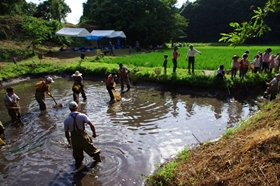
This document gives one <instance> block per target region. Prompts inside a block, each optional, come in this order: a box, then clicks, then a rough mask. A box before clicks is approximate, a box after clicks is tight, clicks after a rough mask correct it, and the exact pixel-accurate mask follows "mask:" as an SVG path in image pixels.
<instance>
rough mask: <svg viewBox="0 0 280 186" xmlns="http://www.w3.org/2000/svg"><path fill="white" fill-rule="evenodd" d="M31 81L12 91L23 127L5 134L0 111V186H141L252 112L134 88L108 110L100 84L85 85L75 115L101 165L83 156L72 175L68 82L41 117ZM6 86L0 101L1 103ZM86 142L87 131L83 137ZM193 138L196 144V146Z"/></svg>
mask: <svg viewBox="0 0 280 186" xmlns="http://www.w3.org/2000/svg"><path fill="white" fill-rule="evenodd" d="M38 81H39V79H31V80H30V79H29V80H26V81H23V82H21V83H17V84H13V85H12V86H13V87H14V88H15V92H16V94H17V95H18V96H19V97H20V98H21V100H20V106H21V112H22V115H23V122H24V123H25V125H24V126H22V127H16V126H11V125H10V123H9V120H10V118H9V115H8V113H7V110H6V109H5V107H4V105H3V104H1V105H0V115H1V118H0V120H1V121H2V123H4V124H5V126H6V135H5V137H6V140H5V141H6V143H7V144H8V145H7V146H5V147H4V148H2V149H0V181H1V183H2V185H28V186H29V185H72V184H74V183H76V184H77V185H110V186H112V185H122V186H125V185H127V186H131V185H143V184H144V180H145V177H144V176H145V175H149V174H151V173H152V172H153V171H154V170H155V169H156V167H157V165H158V164H159V163H163V162H165V161H166V160H168V159H169V158H172V157H175V155H176V154H177V152H178V151H179V150H181V149H183V148H184V147H185V146H188V147H192V146H193V145H197V144H198V140H199V141H201V142H203V141H207V140H212V139H215V138H217V137H219V136H220V135H221V134H222V133H223V132H224V131H225V130H226V129H227V128H229V127H232V126H234V125H236V124H237V123H238V122H239V121H240V120H242V119H246V118H248V117H249V116H251V115H252V114H253V113H254V112H255V111H256V110H257V107H256V106H254V105H249V104H246V103H240V102H238V101H236V102H227V100H223V99H216V98H215V97H200V96H193V95H187V94H179V93H176V92H168V91H163V90H162V91H159V90H154V89H153V88H151V87H150V88H142V87H133V88H132V90H131V91H130V92H127V93H125V94H123V99H122V101H121V102H116V103H114V104H108V100H109V95H108V93H107V90H106V89H105V87H104V82H100V81H85V90H86V93H87V96H88V100H87V101H86V102H80V110H79V111H80V112H83V113H85V114H87V115H88V116H89V117H90V118H91V119H92V121H93V122H94V123H95V126H96V129H97V135H98V137H97V138H95V139H94V142H95V145H96V146H97V147H98V148H99V149H101V152H102V153H101V157H102V164H100V165H96V166H95V165H93V164H91V163H92V159H91V158H90V157H89V156H88V155H85V159H84V163H85V164H87V165H88V167H89V169H87V170H85V171H83V172H82V174H78V175H72V174H71V171H72V170H73V169H74V166H73V163H74V161H73V158H72V154H71V153H72V151H71V149H70V148H67V142H66V139H65V137H64V130H63V120H64V119H65V117H66V116H67V115H68V114H69V110H68V107H67V106H68V102H69V101H71V100H72V92H71V86H72V82H71V81H68V79H65V78H58V79H55V83H53V84H51V92H52V94H53V95H54V98H55V100H56V101H57V102H58V103H61V104H63V107H62V108H53V106H54V105H55V103H54V101H53V100H52V99H51V98H49V97H46V103H47V113H46V114H45V115H42V116H39V114H40V112H39V107H38V104H37V102H36V101H35V99H34V91H35V89H34V84H35V83H36V82H38ZM5 88H6V87H5V86H4V87H2V88H1V90H0V95H1V96H2V97H3V98H4V95H5ZM86 130H87V131H89V133H90V134H91V131H90V129H89V128H87V129H86ZM194 135H195V137H197V139H198V140H197V139H195V138H194Z"/></svg>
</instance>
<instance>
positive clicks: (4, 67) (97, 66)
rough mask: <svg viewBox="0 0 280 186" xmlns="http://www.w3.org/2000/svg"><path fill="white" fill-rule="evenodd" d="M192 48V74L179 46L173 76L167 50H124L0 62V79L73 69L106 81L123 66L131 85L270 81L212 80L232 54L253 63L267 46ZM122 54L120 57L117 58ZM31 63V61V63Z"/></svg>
mask: <svg viewBox="0 0 280 186" xmlns="http://www.w3.org/2000/svg"><path fill="white" fill-rule="evenodd" d="M194 47H195V48H196V49H197V50H199V51H200V52H201V53H202V55H198V54H197V55H196V57H195V58H196V62H195V74H188V70H187V62H186V53H187V51H188V47H180V48H179V49H178V53H179V54H180V57H179V59H178V68H177V71H176V73H173V72H172V67H173V64H172V52H173V50H172V49H171V48H168V49H159V50H156V51H153V52H144V51H141V52H139V53H136V52H135V51H133V52H132V54H130V55H129V54H128V50H127V49H122V50H115V53H116V54H117V55H116V56H104V57H102V56H96V55H94V54H92V53H86V58H85V60H83V61H81V59H80V57H79V54H77V53H73V55H74V54H75V57H73V56H72V54H71V53H69V56H68V57H67V54H68V53H59V52H56V53H52V54H51V55H53V54H54V55H58V56H57V58H54V57H53V56H52V57H51V55H49V54H47V55H46V56H44V58H43V59H42V61H40V62H39V61H38V59H36V56H35V57H33V58H29V59H27V60H23V61H20V62H18V64H17V65H15V64H13V63H8V62H6V63H2V64H1V66H0V67H1V73H0V79H9V78H14V77H18V76H22V75H32V74H33V75H40V74H58V73H69V74H72V73H74V72H75V71H76V70H79V71H81V72H82V73H83V74H84V75H93V76H94V75H96V76H101V77H104V78H106V76H107V74H109V73H111V72H112V71H117V70H118V64H119V63H123V64H124V65H125V66H126V67H128V68H129V69H130V71H131V74H130V77H131V79H132V82H133V83H136V82H138V81H154V82H162V83H171V84H180V85H189V86H197V87H220V88H225V87H226V86H229V87H232V88H235V87H238V86H240V85H241V84H243V83H244V82H246V84H247V86H248V87H255V86H257V85H260V84H263V83H264V80H265V81H270V80H271V78H272V76H273V75H274V73H272V74H269V73H268V74H266V73H263V74H252V73H249V74H248V75H247V76H246V78H245V80H241V79H240V78H236V79H234V80H230V75H227V77H228V78H227V83H225V81H217V79H216V78H215V74H216V70H217V69H218V67H219V66H220V65H221V64H223V65H224V66H225V69H230V68H231V58H232V56H233V55H234V54H237V55H239V56H241V55H242V54H243V53H244V52H245V51H246V50H250V54H249V60H253V56H254V55H255V54H256V53H257V51H264V50H265V49H266V48H268V47H270V46H239V47H235V48H233V47H229V46H210V45H206V44H197V45H194ZM271 48H272V51H273V53H276V52H278V51H279V50H280V47H279V46H272V47H271ZM121 53H122V55H120V54H121ZM164 54H168V56H169V58H168V65H167V67H168V69H167V74H166V75H164V74H163V70H162V72H161V74H159V75H157V74H156V73H155V71H154V70H155V69H156V68H159V67H162V64H163V56H164ZM32 61H35V63H33V62H32ZM202 70H212V71H213V73H212V74H210V75H209V74H208V75H204V74H203V73H202Z"/></svg>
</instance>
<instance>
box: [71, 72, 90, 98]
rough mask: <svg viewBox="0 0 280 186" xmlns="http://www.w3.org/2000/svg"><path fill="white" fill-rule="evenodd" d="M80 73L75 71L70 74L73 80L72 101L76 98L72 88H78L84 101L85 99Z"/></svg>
mask: <svg viewBox="0 0 280 186" xmlns="http://www.w3.org/2000/svg"><path fill="white" fill-rule="evenodd" d="M82 75H83V74H82V73H80V72H79V71H76V72H75V73H74V74H72V78H73V81H74V84H73V86H72V90H73V99H74V101H75V100H77V98H76V93H75V91H74V89H78V91H77V92H80V93H81V94H82V97H83V99H84V101H86V100H87V96H86V93H85V89H84V84H83V77H82ZM76 87H78V88H76Z"/></svg>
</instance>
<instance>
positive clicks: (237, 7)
mask: <svg viewBox="0 0 280 186" xmlns="http://www.w3.org/2000/svg"><path fill="white" fill-rule="evenodd" d="M266 1H267V0H247V1H244V0H234V1H232V0H197V1H195V2H186V4H185V5H184V6H183V9H182V13H181V15H182V16H184V17H185V18H186V19H187V20H188V21H189V26H188V27H187V28H186V30H185V32H186V34H187V35H188V37H187V39H188V41H191V42H217V41H218V40H219V38H220V33H221V32H230V31H231V30H232V28H231V27H230V26H229V25H228V23H229V22H239V21H243V20H246V19H248V18H250V17H251V16H252V15H253V12H252V6H253V5H254V6H263V5H264V4H265V2H266Z"/></svg>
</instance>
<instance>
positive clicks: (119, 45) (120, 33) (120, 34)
mask: <svg viewBox="0 0 280 186" xmlns="http://www.w3.org/2000/svg"><path fill="white" fill-rule="evenodd" d="M115 33H116V34H117V48H118V49H120V48H121V41H120V38H126V35H125V34H124V33H123V31H115Z"/></svg>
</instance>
